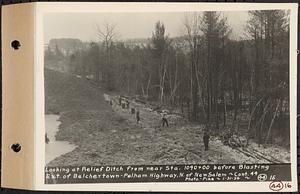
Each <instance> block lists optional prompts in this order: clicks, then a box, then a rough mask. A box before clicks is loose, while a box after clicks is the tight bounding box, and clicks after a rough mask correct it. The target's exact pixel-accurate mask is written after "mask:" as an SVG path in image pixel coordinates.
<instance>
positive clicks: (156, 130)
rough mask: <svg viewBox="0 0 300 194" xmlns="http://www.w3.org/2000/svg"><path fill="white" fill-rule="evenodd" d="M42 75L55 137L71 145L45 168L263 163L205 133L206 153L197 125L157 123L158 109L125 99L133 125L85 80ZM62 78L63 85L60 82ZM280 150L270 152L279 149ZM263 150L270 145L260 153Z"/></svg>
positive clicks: (175, 121) (180, 121)
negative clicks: (54, 118)
mask: <svg viewBox="0 0 300 194" xmlns="http://www.w3.org/2000/svg"><path fill="white" fill-rule="evenodd" d="M46 75H47V76H46V78H47V79H46V81H45V83H46V84H47V87H46V89H47V90H46V94H47V95H46V104H47V106H46V111H47V112H48V113H55V114H56V113H59V114H60V119H59V120H60V121H61V125H60V126H59V131H58V133H57V135H56V139H57V140H59V141H68V142H70V143H72V144H75V145H76V146H77V147H76V149H75V150H73V151H72V152H69V153H67V154H64V155H62V156H60V157H58V158H56V159H54V160H52V161H51V162H50V163H49V164H48V165H49V166H66V165H147V164H148V165H151V164H160V165H166V164H204V163H205V164H209V163H210V164H222V163H225V164H226V163H264V162H268V161H266V160H264V159H262V158H261V157H257V158H253V157H249V156H247V155H245V154H244V153H242V152H240V151H237V150H235V149H232V148H230V147H228V146H224V145H223V144H222V142H221V141H220V140H218V139H217V138H215V137H211V140H210V145H209V151H204V144H203V141H202V137H203V126H202V125H191V124H189V123H188V122H186V121H185V120H184V119H183V118H180V116H178V115H176V114H173V115H170V119H169V121H170V123H169V124H170V127H161V126H160V124H161V123H160V119H161V115H160V114H159V113H157V112H155V111H152V110H151V109H150V108H149V107H146V106H145V105H144V104H141V103H137V102H133V101H130V107H133V108H135V109H138V110H139V111H140V117H141V122H140V123H139V124H137V123H136V119H135V115H134V114H131V113H130V109H122V108H121V106H119V105H118V98H117V97H113V105H112V106H111V105H110V103H109V101H110V96H105V97H104V93H103V91H101V89H99V88H97V87H94V86H92V85H91V84H90V83H89V82H88V81H86V80H82V79H78V78H76V77H72V76H70V75H65V74H62V73H58V72H54V71H46ZM66 82H68V83H69V84H67V85H64V84H61V83H66ZM280 149H281V148H278V150H279V151H278V150H277V151H276V153H284V152H282V151H281V150H280ZM259 150H262V149H259ZM272 150H276V149H272ZM268 152H270V149H266V150H265V152H264V154H262V155H265V153H268ZM275 155H276V154H275ZM286 155H289V154H283V155H280V157H281V158H284V157H285V156H286Z"/></svg>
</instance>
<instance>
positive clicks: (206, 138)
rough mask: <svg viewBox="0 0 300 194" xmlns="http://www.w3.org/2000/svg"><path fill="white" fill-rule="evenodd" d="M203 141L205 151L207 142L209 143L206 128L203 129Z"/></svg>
mask: <svg viewBox="0 0 300 194" xmlns="http://www.w3.org/2000/svg"><path fill="white" fill-rule="evenodd" d="M203 142H204V147H205V151H207V150H208V144H209V132H208V130H207V129H205V130H204V134H203Z"/></svg>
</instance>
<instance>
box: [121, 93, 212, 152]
mask: <svg viewBox="0 0 300 194" xmlns="http://www.w3.org/2000/svg"><path fill="white" fill-rule="evenodd" d="M119 105H120V106H122V108H127V109H129V101H128V100H127V99H125V98H124V97H122V96H120V97H119ZM131 114H135V118H136V123H137V124H138V123H139V122H140V121H141V117H140V111H139V110H135V108H131ZM161 115H162V118H161V123H162V126H163V127H165V126H166V127H169V122H168V117H167V116H168V114H167V111H166V110H163V111H162V113H161ZM209 138H210V135H209V130H208V129H207V128H206V129H205V130H204V134H203V142H204V150H205V151H207V150H208V144H209Z"/></svg>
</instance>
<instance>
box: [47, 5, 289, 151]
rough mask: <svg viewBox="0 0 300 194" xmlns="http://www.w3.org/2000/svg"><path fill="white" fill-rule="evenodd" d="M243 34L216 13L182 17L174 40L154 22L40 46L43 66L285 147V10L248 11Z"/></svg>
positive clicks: (106, 26)
mask: <svg viewBox="0 0 300 194" xmlns="http://www.w3.org/2000/svg"><path fill="white" fill-rule="evenodd" d="M248 18H249V19H248V21H247V23H246V24H245V28H244V29H243V36H242V37H243V38H239V39H237V38H233V36H232V27H231V26H230V25H229V24H228V21H227V18H226V17H225V16H224V15H223V14H222V13H221V12H213V11H206V12H203V13H192V14H187V15H185V17H184V19H183V22H182V26H181V29H182V31H183V32H184V34H183V35H182V36H180V37H170V36H169V35H168V33H167V31H168V26H165V24H164V23H163V21H157V23H156V24H155V25H154V26H153V32H152V36H151V37H149V38H148V39H145V40H139V41H135V42H134V41H133V43H130V44H129V42H128V41H123V40H119V39H118V36H117V25H118V24H114V23H110V22H106V23H103V24H101V25H97V27H96V28H95V32H96V34H97V40H98V41H95V42H82V43H81V45H80V44H79V43H78V42H77V43H76V44H74V45H73V46H72V50H66V49H62V48H61V47H60V45H58V44H55V43H54V44H52V45H54V46H53V47H50V46H46V47H45V66H46V67H47V66H51V65H52V64H61V67H60V71H63V72H66V73H69V74H74V75H75V76H80V77H82V78H85V79H87V80H89V81H90V82H91V83H92V84H95V85H97V86H99V87H101V88H103V89H105V91H107V92H108V93H114V94H119V95H124V96H128V97H132V98H135V99H137V100H139V101H140V102H143V103H150V104H152V105H153V106H155V107H156V108H157V109H168V110H171V111H177V112H178V113H179V114H182V115H183V116H184V117H185V118H186V119H187V120H188V121H189V122H191V123H200V124H204V125H205V126H206V127H207V128H209V129H210V131H211V132H212V133H213V134H215V135H219V136H222V137H223V138H226V137H228V136H232V135H233V134H236V135H237V136H242V135H243V136H246V137H247V138H246V139H247V144H248V140H250V139H252V140H254V141H255V142H257V143H258V144H259V145H261V144H276V145H283V146H289V138H290V132H289V13H288V12H287V11H283V10H259V11H248Z"/></svg>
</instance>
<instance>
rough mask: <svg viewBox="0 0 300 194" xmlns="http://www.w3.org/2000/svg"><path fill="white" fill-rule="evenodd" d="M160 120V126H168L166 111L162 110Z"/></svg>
mask: <svg viewBox="0 0 300 194" xmlns="http://www.w3.org/2000/svg"><path fill="white" fill-rule="evenodd" d="M161 122H162V126H163V127H164V126H165V125H166V126H167V127H169V124H168V119H167V113H166V112H163V113H162V119H161Z"/></svg>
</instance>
